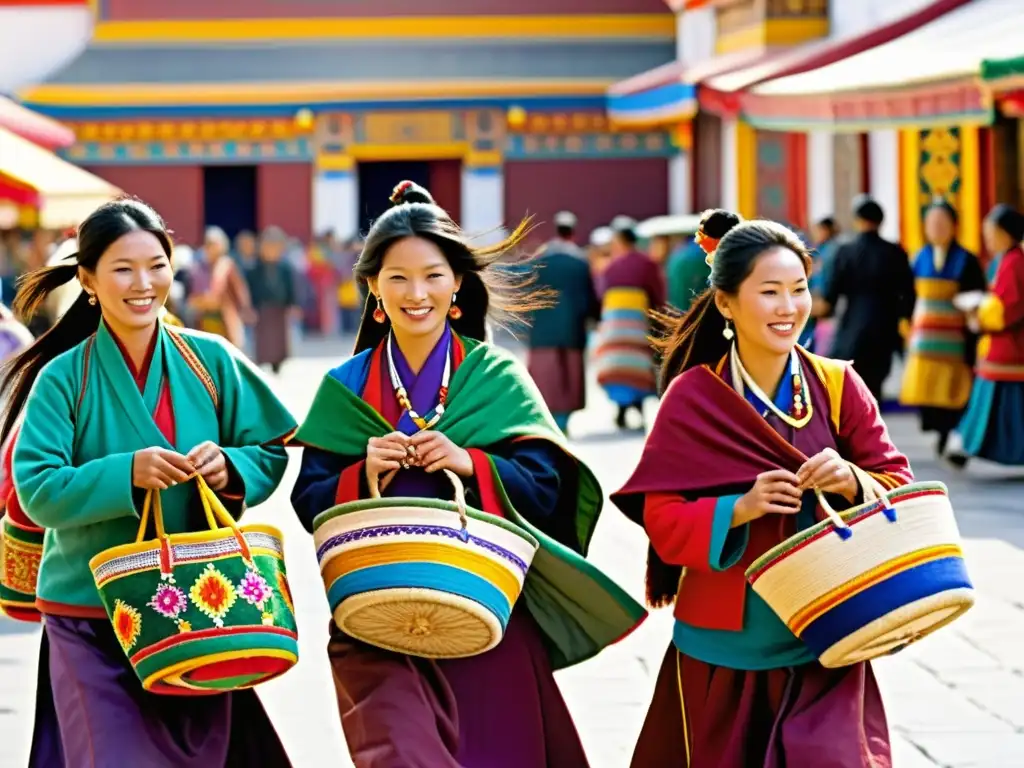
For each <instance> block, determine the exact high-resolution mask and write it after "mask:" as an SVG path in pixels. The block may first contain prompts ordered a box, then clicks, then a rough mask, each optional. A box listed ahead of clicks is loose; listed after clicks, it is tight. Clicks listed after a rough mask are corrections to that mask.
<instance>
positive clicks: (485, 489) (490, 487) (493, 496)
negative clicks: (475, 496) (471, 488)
mask: <svg viewBox="0 0 1024 768" xmlns="http://www.w3.org/2000/svg"><path fill="white" fill-rule="evenodd" d="M467 453H469V458H471V459H472V460H473V474H474V477H475V479H476V485H477V490H479V492H480V506H481V508H482V509H483V511H484V512H487V513H488V514H490V515H494V516H495V517H504V516H505V508H504V506H503V505H502V503H501V494H499V493H498V486H497V484H496V483H495V482H494V466H493V465H492V464H491V459H490V457H489V456H488V455H487V452H486V451H481V450H480V449H479V448H469V449H468V450H467Z"/></svg>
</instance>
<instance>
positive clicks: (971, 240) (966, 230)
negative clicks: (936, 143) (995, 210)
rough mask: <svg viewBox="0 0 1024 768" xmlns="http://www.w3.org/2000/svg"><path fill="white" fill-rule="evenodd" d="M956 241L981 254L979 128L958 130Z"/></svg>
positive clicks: (965, 126)
mask: <svg viewBox="0 0 1024 768" xmlns="http://www.w3.org/2000/svg"><path fill="white" fill-rule="evenodd" d="M958 213H959V214H960V232H959V238H960V242H961V243H962V244H963V246H964V248H966V249H967V250H969V251H972V252H973V253H981V220H982V218H983V217H984V216H985V214H986V213H988V211H984V210H982V208H981V129H980V128H978V126H976V125H964V126H961V127H960V207H959V209H958Z"/></svg>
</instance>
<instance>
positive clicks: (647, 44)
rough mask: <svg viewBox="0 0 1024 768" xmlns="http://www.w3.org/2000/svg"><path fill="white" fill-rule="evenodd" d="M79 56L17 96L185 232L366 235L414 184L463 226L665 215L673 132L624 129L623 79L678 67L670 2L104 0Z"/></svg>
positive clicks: (104, 173)
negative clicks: (618, 96)
mask: <svg viewBox="0 0 1024 768" xmlns="http://www.w3.org/2000/svg"><path fill="white" fill-rule="evenodd" d="M93 5H94V8H95V12H96V14H97V18H96V19H95V28H94V31H93V34H92V39H91V41H90V42H89V44H88V47H87V48H86V49H85V50H84V51H82V52H81V53H80V54H79V55H77V56H76V57H74V58H73V59H72V60H71V61H69V62H67V63H66V64H65V65H64V66H63V67H61V68H59V69H58V70H57V71H55V72H53V73H51V74H49V76H48V77H46V78H45V79H44V80H43V81H42V82H40V83H38V84H36V85H34V86H33V87H29V88H26V89H23V90H22V91H21V92H20V96H21V97H22V100H23V102H24V103H25V105H26V106H28V107H30V108H32V109H34V110H37V111H39V112H42V113H44V114H46V115H48V116H50V117H53V118H55V119H57V120H59V121H61V122H62V123H63V124H64V125H66V126H68V127H69V128H71V129H72V130H73V131H74V133H75V138H76V140H75V143H74V144H73V145H72V146H71V147H69V148H67V149H65V150H62V152H63V154H64V156H65V157H66V158H67V159H68V160H70V161H72V162H74V163H75V164H78V165H81V166H83V167H84V168H86V169H87V170H89V171H90V172H92V173H95V174H97V175H98V176H101V177H103V178H104V179H106V180H108V181H109V182H111V183H112V184H114V185H116V186H117V187H119V188H121V189H124V190H125V191H127V192H130V193H133V194H137V195H138V196H140V197H141V198H143V199H145V200H147V201H148V202H150V203H152V204H153V205H154V206H155V207H156V208H157V209H158V210H160V211H161V212H162V213H163V214H164V215H165V217H166V218H167V220H168V223H169V225H170V226H171V227H172V228H173V229H174V230H175V232H176V236H177V238H178V239H179V240H180V241H183V242H188V243H193V244H194V243H196V242H198V241H199V240H200V239H201V236H202V230H203V227H204V226H207V225H211V224H217V225H219V226H221V227H223V228H224V229H225V230H226V231H227V232H228V233H229V234H233V233H235V232H238V231H240V230H243V229H259V228H262V227H264V226H267V225H271V224H276V225H278V226H281V227H283V228H284V229H285V230H286V231H287V232H288V233H289V234H291V235H294V236H297V237H300V238H309V237H311V236H312V235H315V234H319V233H321V232H323V231H325V230H328V229H333V230H334V231H335V232H336V233H337V234H338V235H339V236H341V237H349V236H352V235H354V234H355V233H356V232H357V231H360V230H362V231H365V230H366V228H367V226H368V224H369V222H370V221H371V220H372V219H373V218H374V217H375V216H377V215H379V213H380V212H381V211H382V210H383V208H384V206H385V205H386V204H387V197H388V194H389V193H390V190H391V187H392V186H393V185H394V184H395V183H396V182H397V181H399V180H401V179H403V178H409V179H413V180H415V181H418V182H420V183H423V184H425V185H427V186H429V187H430V189H431V190H432V191H433V192H434V194H435V196H436V198H437V200H438V202H439V203H440V204H441V205H443V206H445V207H446V208H447V209H448V210H450V211H452V212H453V213H454V214H455V215H456V216H457V217H458V218H459V219H460V220H461V223H462V225H463V226H464V227H466V228H467V229H469V230H471V231H475V232H491V231H495V230H497V229H499V228H501V227H502V226H505V225H508V224H510V223H513V222H517V221H518V220H519V219H521V218H522V217H523V216H524V215H526V214H533V215H535V216H536V218H537V221H538V222H540V225H541V226H540V227H539V230H538V234H539V235H540V236H544V235H546V234H547V232H548V231H549V230H550V222H551V219H552V217H553V215H554V213H555V212H556V211H557V210H560V209H562V208H572V209H573V210H576V211H577V212H578V214H579V217H580V225H581V229H586V228H589V227H594V226H597V225H600V224H605V223H607V222H608V221H609V220H610V219H611V218H612V217H613V216H614V215H616V214H619V213H626V214H629V215H632V216H634V217H637V218H642V217H647V216H653V215H656V214H661V213H664V212H665V211H666V210H667V209H668V207H669V189H670V170H669V169H670V165H671V164H673V163H675V162H676V160H675V159H674V158H676V157H677V156H678V155H679V154H680V148H679V146H678V145H677V144H676V139H677V135H676V132H675V131H674V130H671V129H670V128H666V127H662V126H653V125H652V126H647V125H637V126H636V127H630V126H626V125H619V124H618V123H617V122H616V121H615V119H614V117H613V116H611V115H609V114H608V112H607V110H606V101H607V97H606V92H607V90H608V88H609V87H610V86H612V85H613V84H614V83H616V82H618V81H620V80H623V79H626V78H628V77H631V76H633V75H636V74H638V73H641V72H644V71H646V70H650V69H655V68H657V67H660V66H663V65H666V64H670V63H671V62H672V61H673V60H674V59H675V56H676V44H675V37H676V34H675V33H676V28H675V25H676V18H675V16H674V14H673V13H672V11H671V10H670V9H669V8H668V7H667V6H666V5H665V4H664V3H663V2H662V0H520V1H519V2H518V3H511V2H508V1H507V0H477V1H476V2H474V3H472V6H473V12H472V15H469V14H467V13H465V10H464V9H465V7H466V4H465V3H458V2H454V0H374V2H372V3H370V2H365V3H350V2H349V3H343V2H323V1H322V0H320V1H317V0H290V1H289V2H288V3H282V2H279V1H277V0H249V2H245V3H238V2H232V1H230V0H178V2H175V3H166V2H162V1H161V0H101V1H100V2H96V3H94V4H93Z"/></svg>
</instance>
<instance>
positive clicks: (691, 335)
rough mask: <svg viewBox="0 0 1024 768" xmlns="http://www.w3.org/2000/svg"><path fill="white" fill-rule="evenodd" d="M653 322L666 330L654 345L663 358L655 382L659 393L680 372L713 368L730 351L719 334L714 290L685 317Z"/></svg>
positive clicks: (720, 327)
mask: <svg viewBox="0 0 1024 768" xmlns="http://www.w3.org/2000/svg"><path fill="white" fill-rule="evenodd" d="M656 319H657V320H658V321H659V322H660V323H661V325H662V327H664V328H665V329H666V332H665V333H664V335H663V336H662V337H661V338H660V339H656V340H655V342H654V344H655V347H656V348H657V349H658V350H659V351H660V352H661V358H662V363H661V374H660V377H659V382H658V383H659V386H660V388H661V391H662V392H664V391H665V390H666V389H668V385H669V384H671V383H672V380H673V379H674V378H675V377H676V376H678V375H679V374H681V373H682V372H683V371H686V370H689V369H690V368H694V367H696V366H698V365H714V364H715V363H717V362H718V361H719V360H721V359H722V357H724V356H725V355H726V353H728V351H729V341H728V340H727V339H726V338H725V337H724V336H723V335H722V331H724V330H725V318H724V317H722V313H721V312H719V311H718V307H716V306H715V289H714V288H708V289H707V290H705V291H704V293H702V294H701V295H700V296H698V297H697V298H696V300H695V301H694V302H693V304H692V305H691V306H690V309H689V310H688V311H687V312H686V313H685V314H683V315H679V316H671V315H664V314H661V315H658V316H657V318H656Z"/></svg>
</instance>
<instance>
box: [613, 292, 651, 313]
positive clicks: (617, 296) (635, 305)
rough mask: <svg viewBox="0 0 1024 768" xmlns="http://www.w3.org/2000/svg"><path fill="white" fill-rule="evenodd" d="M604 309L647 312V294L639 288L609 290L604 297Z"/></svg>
mask: <svg viewBox="0 0 1024 768" xmlns="http://www.w3.org/2000/svg"><path fill="white" fill-rule="evenodd" d="M604 308H605V309H608V310H612V309H633V310H636V311H638V312H646V311H647V294H646V293H645V292H644V291H643V290H642V289H640V288H610V289H609V290H608V292H607V293H605V295H604Z"/></svg>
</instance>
